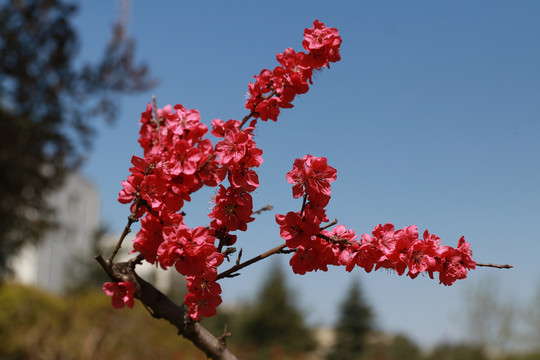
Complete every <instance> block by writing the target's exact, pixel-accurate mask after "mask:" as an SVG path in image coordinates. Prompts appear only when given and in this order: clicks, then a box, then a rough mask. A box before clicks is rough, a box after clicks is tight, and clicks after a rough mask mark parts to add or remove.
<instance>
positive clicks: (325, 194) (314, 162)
mask: <svg viewBox="0 0 540 360" xmlns="http://www.w3.org/2000/svg"><path fill="white" fill-rule="evenodd" d="M336 177H337V171H336V169H334V168H333V167H331V166H329V165H328V164H327V159H326V158H325V157H315V156H312V155H309V154H308V155H305V156H304V157H303V158H302V159H296V160H295V161H294V164H293V169H292V170H291V171H289V172H288V173H287V181H288V182H289V183H290V184H293V196H294V198H299V197H300V196H302V195H304V194H307V195H308V200H309V201H310V202H312V203H314V204H316V205H317V206H320V207H324V206H326V204H328V201H329V200H330V195H331V194H332V190H331V188H330V183H331V182H333V181H334V180H336Z"/></svg>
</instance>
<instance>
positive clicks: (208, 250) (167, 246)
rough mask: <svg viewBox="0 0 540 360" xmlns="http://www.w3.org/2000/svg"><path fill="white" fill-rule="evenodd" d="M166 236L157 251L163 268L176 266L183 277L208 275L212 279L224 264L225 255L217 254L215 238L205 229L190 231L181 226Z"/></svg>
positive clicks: (198, 228)
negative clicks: (218, 268) (217, 269)
mask: <svg viewBox="0 0 540 360" xmlns="http://www.w3.org/2000/svg"><path fill="white" fill-rule="evenodd" d="M164 235H165V241H163V242H162V243H161V245H160V246H159V248H158V250H157V256H158V260H159V263H160V264H161V265H162V267H163V268H166V267H170V266H174V267H175V268H176V270H177V271H178V272H179V273H180V274H182V275H185V276H195V275H199V274H206V276H207V278H210V277H211V276H213V275H215V273H216V269H215V268H216V267H217V266H218V265H220V264H221V262H223V255H222V254H219V253H217V252H216V247H215V246H214V241H215V239H214V237H213V236H211V235H210V233H209V231H208V229H207V228H205V227H202V226H198V227H196V228H194V229H190V228H189V227H187V226H185V225H181V226H179V227H178V228H176V229H171V230H170V232H169V233H166V234H164Z"/></svg>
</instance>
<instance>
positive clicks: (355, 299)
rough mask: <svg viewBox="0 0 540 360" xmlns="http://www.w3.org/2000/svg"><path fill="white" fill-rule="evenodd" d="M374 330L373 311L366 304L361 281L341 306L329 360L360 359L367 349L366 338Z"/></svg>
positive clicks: (355, 282) (352, 287)
mask: <svg viewBox="0 0 540 360" xmlns="http://www.w3.org/2000/svg"><path fill="white" fill-rule="evenodd" d="M371 328H372V311H371V308H370V307H369V306H368V305H367V304H366V302H365V300H364V298H363V296H362V290H361V287H360V282H359V281H354V282H353V283H352V285H351V287H350V288H349V291H348V294H347V296H346V298H345V300H344V301H343V303H342V304H341V307H340V313H339V319H338V321H337V324H336V326H335V329H334V330H335V336H336V340H335V343H334V345H333V347H332V349H331V350H330V352H329V353H328V356H327V359H328V360H354V359H360V358H361V356H362V353H363V351H364V349H365V338H366V335H367V333H368V332H369V331H370V330H371Z"/></svg>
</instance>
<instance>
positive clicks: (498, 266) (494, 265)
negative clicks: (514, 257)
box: [476, 263, 514, 269]
mask: <svg viewBox="0 0 540 360" xmlns="http://www.w3.org/2000/svg"><path fill="white" fill-rule="evenodd" d="M476 266H484V267H492V268H497V269H511V268H513V267H514V265H510V264H505V265H496V264H483V263H476Z"/></svg>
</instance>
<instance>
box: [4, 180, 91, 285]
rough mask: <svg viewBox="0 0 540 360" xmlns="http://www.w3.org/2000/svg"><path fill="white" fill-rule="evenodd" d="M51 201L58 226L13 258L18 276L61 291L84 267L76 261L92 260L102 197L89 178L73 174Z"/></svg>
mask: <svg viewBox="0 0 540 360" xmlns="http://www.w3.org/2000/svg"><path fill="white" fill-rule="evenodd" d="M49 201H50V204H51V206H53V207H54V209H56V220H57V222H58V227H57V228H55V229H53V230H52V231H50V232H48V233H47V234H46V235H45V236H44V238H43V239H42V241H41V242H39V244H38V245H37V246H34V245H28V246H26V247H25V248H24V249H23V250H22V251H21V253H20V254H19V256H17V257H16V258H15V259H13V268H14V270H15V280H17V281H19V282H22V283H24V284H27V285H33V286H37V287H39V288H41V289H44V290H48V291H51V292H55V293H62V292H64V291H65V290H66V289H67V288H68V287H69V285H70V284H69V281H70V280H72V279H76V278H77V275H78V274H77V273H78V272H80V271H81V270H82V269H81V267H80V266H79V267H78V266H77V262H80V261H88V260H93V256H94V255H95V254H93V251H94V245H93V244H94V243H95V237H96V235H97V231H98V229H99V209H100V198H99V194H98V192H97V190H96V189H95V188H94V186H93V185H92V184H91V183H90V182H88V181H87V180H85V179H84V178H82V177H81V176H80V175H77V174H72V175H69V176H68V177H67V178H66V181H65V184H64V186H63V187H62V188H61V189H59V190H58V191H57V192H55V193H54V194H52V196H50V198H49Z"/></svg>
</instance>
